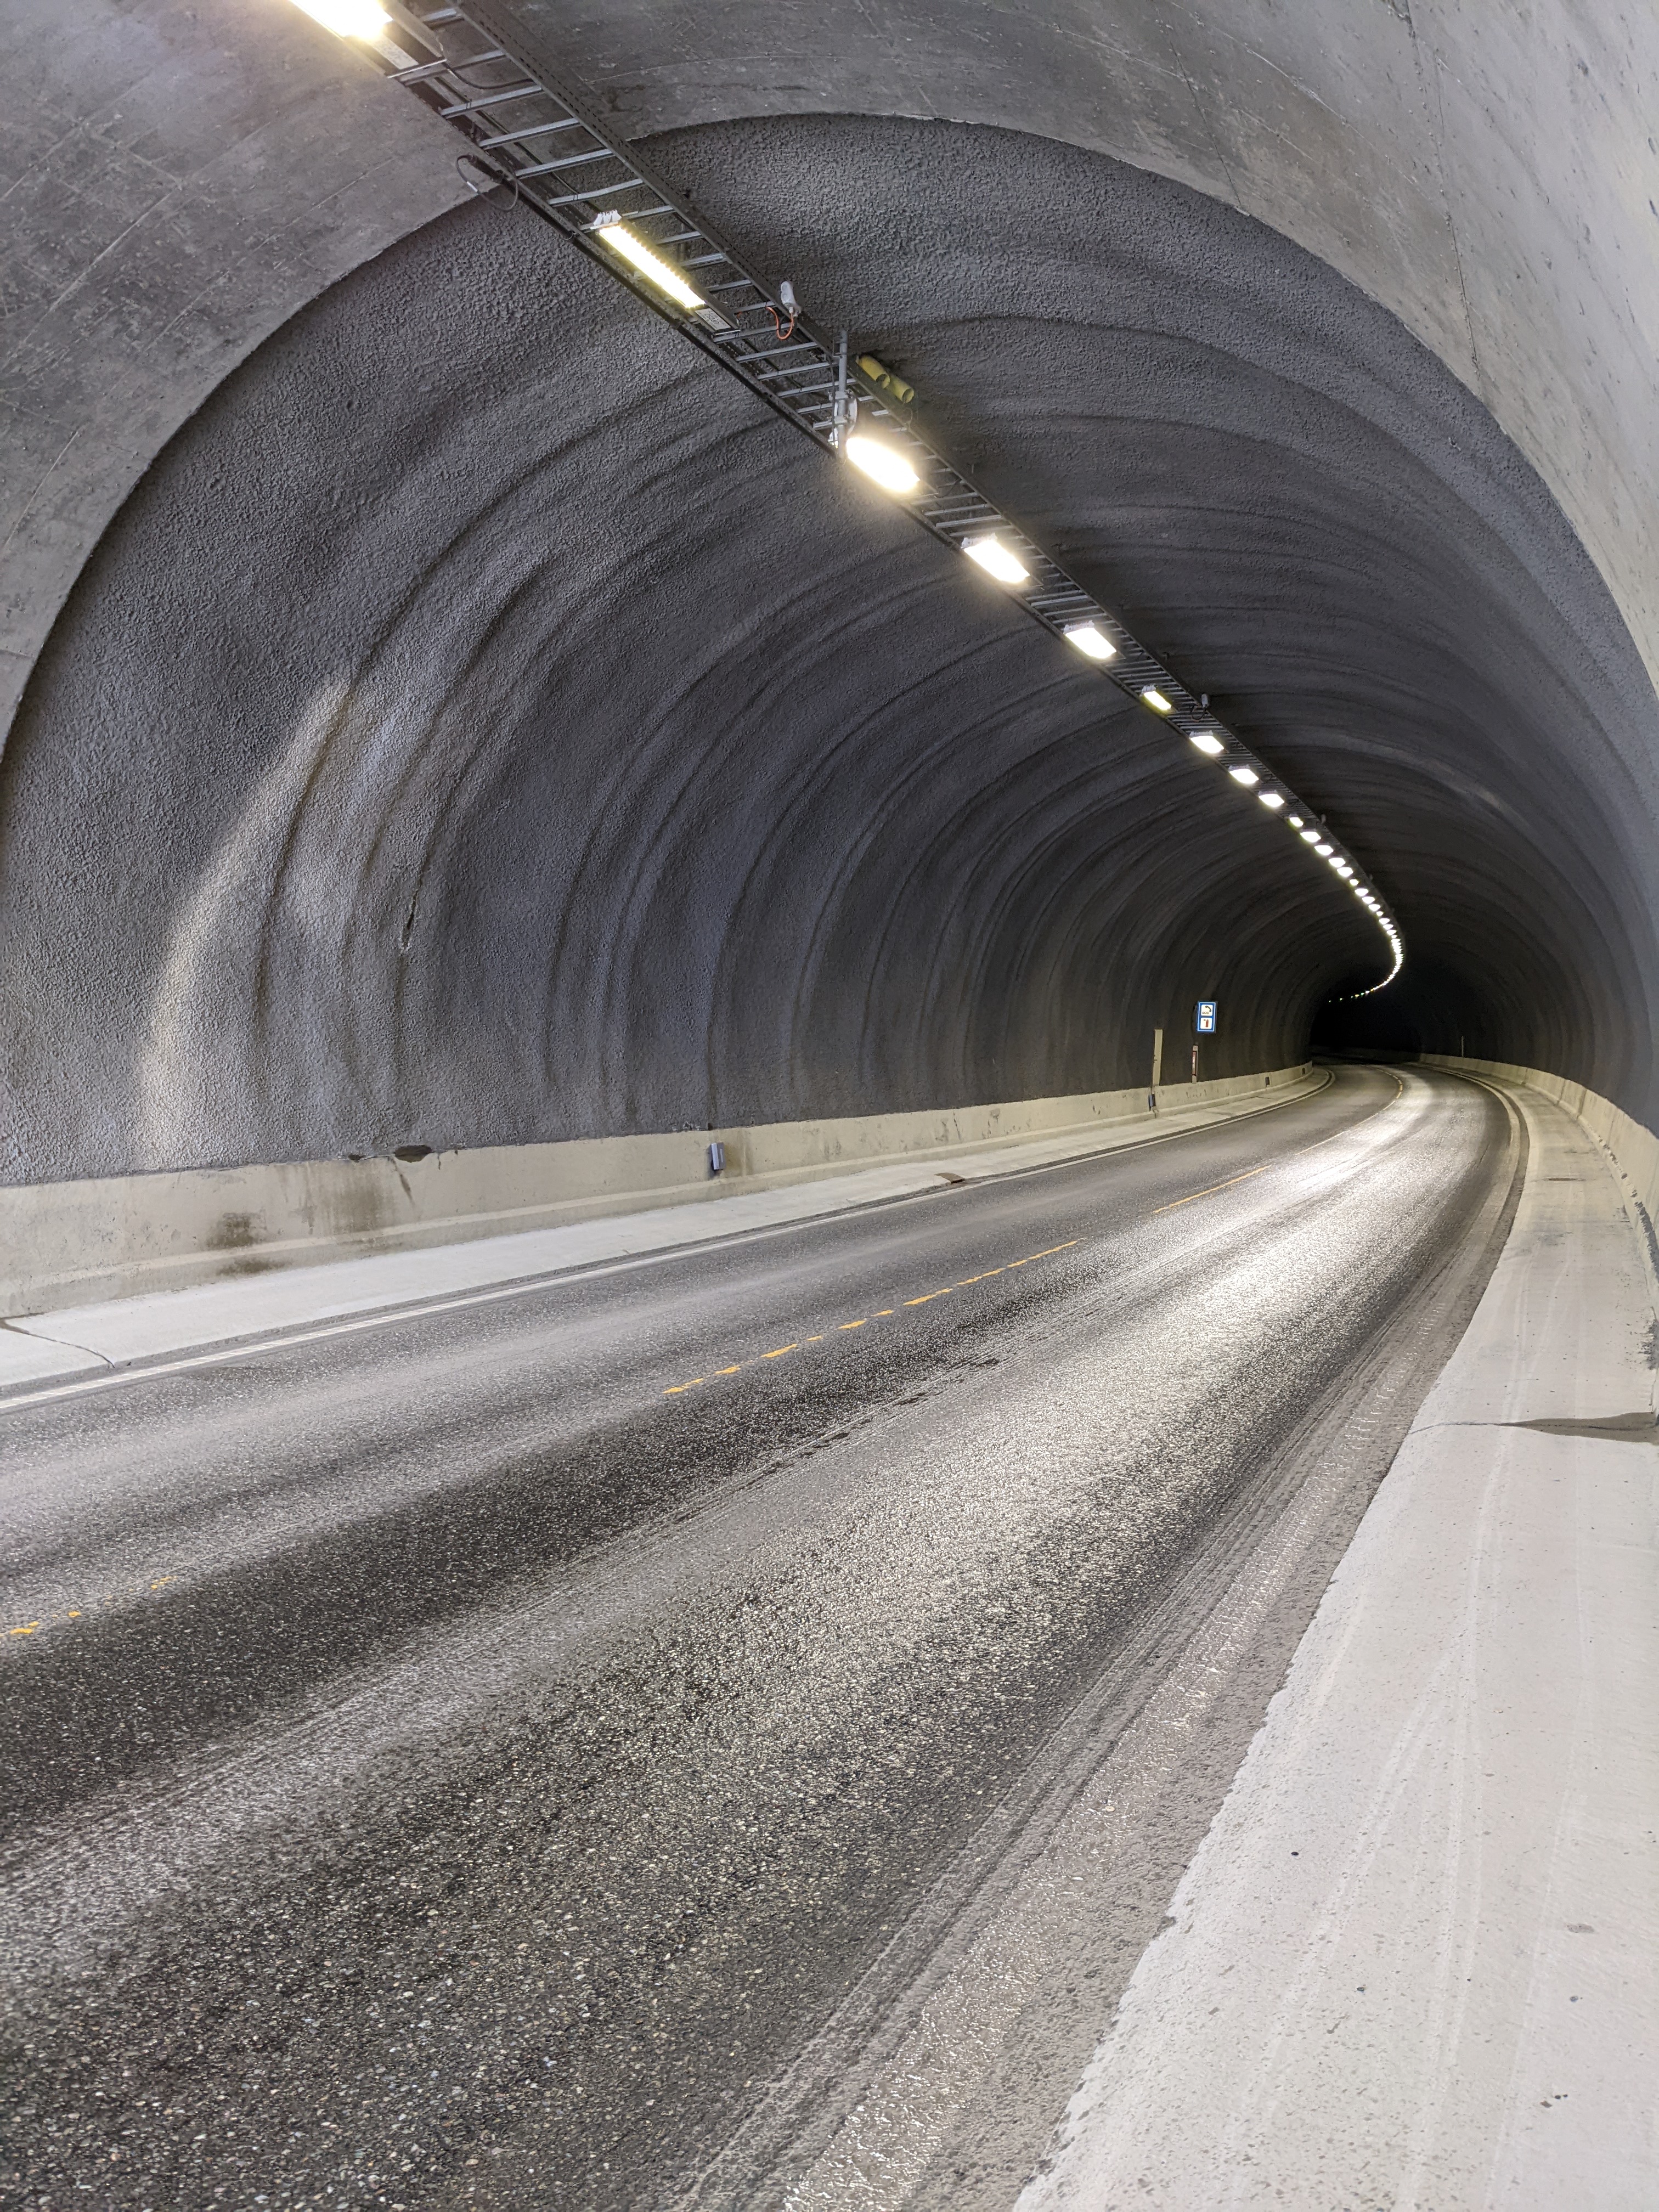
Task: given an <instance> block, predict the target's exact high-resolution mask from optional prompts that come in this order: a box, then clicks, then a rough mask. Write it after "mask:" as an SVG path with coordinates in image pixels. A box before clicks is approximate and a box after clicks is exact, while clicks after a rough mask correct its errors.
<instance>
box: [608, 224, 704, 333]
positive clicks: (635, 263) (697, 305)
mask: <svg viewBox="0 0 1659 2212" xmlns="http://www.w3.org/2000/svg"><path fill="white" fill-rule="evenodd" d="M593 233H594V235H595V236H596V237H598V238H601V239H603V240H604V241H605V244H606V245H607V246H609V247H610V248H611V252H613V253H620V254H621V256H622V258H623V260H624V261H626V262H628V263H629V264H630V265H631V266H632V267H634V268H635V269H637V270H639V272H640V274H641V276H643V277H644V278H645V280H646V282H647V283H650V284H654V285H655V286H656V288H657V289H658V290H659V292H665V293H666V294H667V295H668V296H669V298H670V299H671V301H673V302H674V305H675V306H676V307H684V309H685V311H686V313H688V314H696V313H697V312H698V310H699V309H701V308H706V307H708V301H706V300H705V299H704V298H703V296H702V293H700V292H694V291H693V290H692V289H691V287H690V285H689V284H688V283H686V281H685V279H684V276H681V274H680V272H679V270H678V269H676V268H675V267H674V266H673V265H672V264H671V263H670V262H666V261H665V260H664V259H663V258H662V256H661V254H659V253H653V252H652V250H651V248H650V247H649V246H647V244H646V242H645V240H643V239H642V238H635V235H634V234H633V232H632V231H631V230H630V229H629V228H628V225H627V224H626V223H625V222H623V219H622V217H621V216H619V215H617V213H616V211H615V210H611V211H609V212H608V213H606V214H605V215H602V216H596V217H595V218H594V222H593Z"/></svg>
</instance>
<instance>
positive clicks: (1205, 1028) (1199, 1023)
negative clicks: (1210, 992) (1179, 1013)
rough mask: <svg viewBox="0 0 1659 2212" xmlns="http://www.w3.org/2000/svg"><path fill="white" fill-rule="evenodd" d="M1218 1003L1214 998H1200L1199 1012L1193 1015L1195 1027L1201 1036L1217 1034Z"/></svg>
mask: <svg viewBox="0 0 1659 2212" xmlns="http://www.w3.org/2000/svg"><path fill="white" fill-rule="evenodd" d="M1216 1005H1217V1001H1216V1000H1214V999H1200V1000H1199V1002H1198V1012H1196V1014H1194V1017H1193V1027H1194V1029H1195V1030H1197V1032H1198V1034H1199V1035H1200V1036H1214V1035H1215V1010H1216Z"/></svg>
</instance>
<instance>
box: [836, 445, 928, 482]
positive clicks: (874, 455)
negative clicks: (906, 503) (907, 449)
mask: <svg viewBox="0 0 1659 2212" xmlns="http://www.w3.org/2000/svg"><path fill="white" fill-rule="evenodd" d="M842 450H843V451H844V452H845V453H846V455H847V458H848V460H849V461H851V463H852V464H853V466H854V468H855V469H862V470H863V471H864V473H865V475H866V476H867V477H869V478H870V480H871V482H872V483H878V484H879V485H880V486H881V488H882V489H883V490H884V491H890V492H896V493H897V494H899V495H901V496H902V495H903V494H904V493H905V492H909V491H916V490H919V489H921V477H919V476H918V475H917V474H916V472H915V470H914V469H913V468H912V467H911V465H910V464H909V462H908V461H907V460H906V459H905V458H904V456H903V454H902V453H899V452H898V451H897V450H896V447H892V446H889V445H886V444H884V442H883V441H882V440H881V439H879V438H869V437H866V435H865V434H864V432H863V431H862V430H854V432H853V433H852V434H851V435H850V436H849V437H848V440H847V443H846V445H845V447H843V449H842Z"/></svg>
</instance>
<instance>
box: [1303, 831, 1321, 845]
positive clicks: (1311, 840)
mask: <svg viewBox="0 0 1659 2212" xmlns="http://www.w3.org/2000/svg"><path fill="white" fill-rule="evenodd" d="M1302 842H1303V843H1304V845H1316V844H1317V843H1318V842H1319V832H1318V830H1317V829H1304V831H1303V832H1302Z"/></svg>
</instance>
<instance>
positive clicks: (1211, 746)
mask: <svg viewBox="0 0 1659 2212" xmlns="http://www.w3.org/2000/svg"><path fill="white" fill-rule="evenodd" d="M1192 741H1193V743H1194V744H1195V745H1196V746H1197V747H1198V750H1200V752H1201V753H1207V754H1208V755H1209V757H1210V758H1211V759H1212V760H1213V759H1214V758H1215V757H1216V755H1217V754H1218V753H1225V751H1226V750H1227V748H1226V746H1225V745H1224V744H1222V742H1221V740H1220V738H1218V737H1217V735H1216V733H1215V732H1214V731H1213V730H1194V732H1193V733H1192Z"/></svg>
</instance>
